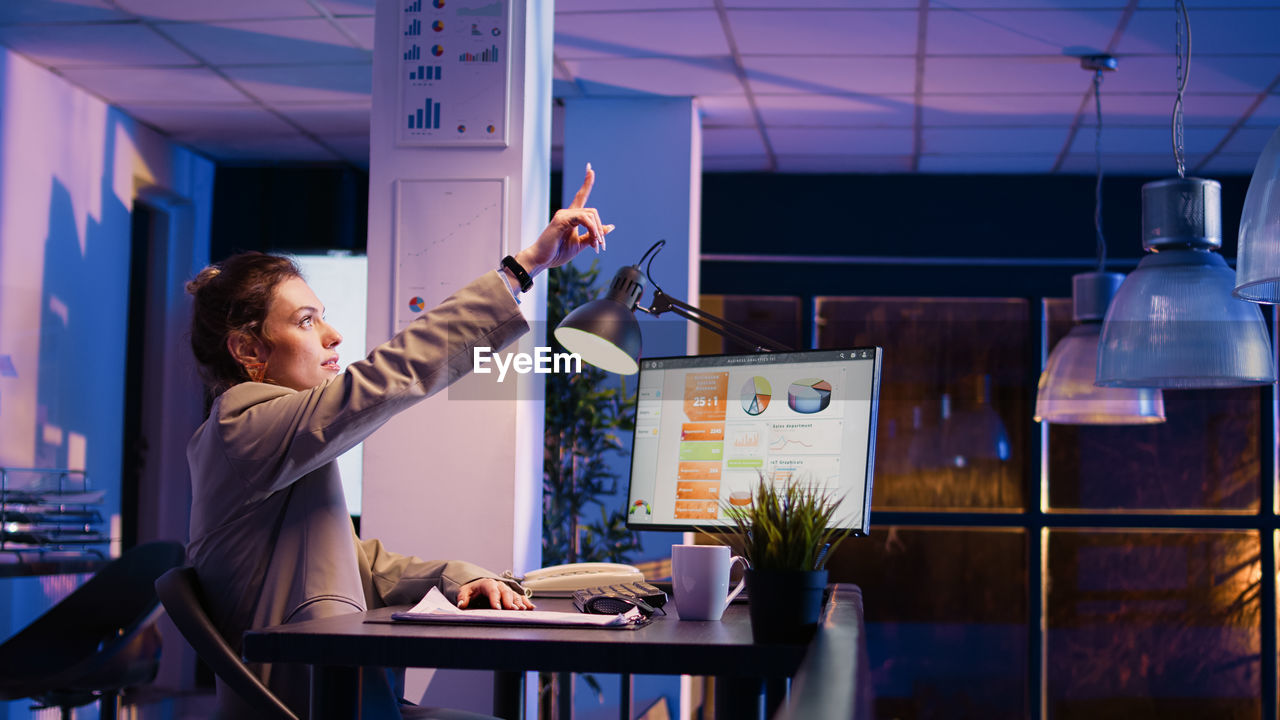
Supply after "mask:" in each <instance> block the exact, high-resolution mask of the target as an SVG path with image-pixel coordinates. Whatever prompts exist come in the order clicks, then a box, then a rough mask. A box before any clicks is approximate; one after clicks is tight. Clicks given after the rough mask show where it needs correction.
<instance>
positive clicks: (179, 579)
mask: <svg viewBox="0 0 1280 720" xmlns="http://www.w3.org/2000/svg"><path fill="white" fill-rule="evenodd" d="M156 592H157V593H158V594H159V595H160V602H161V603H162V604H163V605H164V609H165V611H166V612H168V613H169V618H170V619H171V620H173V624H174V625H177V626H178V630H179V631H181V632H182V636H183V637H185V638H186V639H187V642H188V643H191V647H193V648H195V651H196V654H197V655H199V656H200V659H201V660H203V661H204V662H205V664H206V665H208V666H209V667H210V668H211V669H212V670H213V672H214V673H215V674H216V675H217V676H218V677H219V678H221V679H222V682H224V683H225V684H226V685H227V687H229V688H231V689H232V690H233V691H235V693H236V694H237V695H239V696H240V699H241V700H242V701H244V703H245V704H247V705H249V706H250V707H252V708H254V709H255V710H256V711H257V712H258V713H261V715H262V717H264V718H279V719H280V720H298V716H297V715H294V714H293V712H292V711H291V710H289V708H288V707H287V706H286V705H285V704H284V703H283V702H281V701H280V698H278V697H276V696H275V695H274V694H273V693H272V692H271V690H269V689H268V688H267V686H266V685H263V684H262V681H261V680H259V679H258V677H257V676H256V675H254V674H253V673H251V672H249V668H247V667H245V664H244V663H243V662H242V661H241V660H240V658H239V657H238V656H237V655H236V654H235V652H234V651H232V650H231V646H230V645H228V644H227V641H226V640H225V639H224V638H223V637H222V635H221V634H220V633H219V632H218V629H217V628H216V627H214V625H213V621H212V620H210V619H209V614H208V612H207V611H206V610H205V606H204V599H203V597H204V596H203V594H202V591H201V589H200V579H199V578H198V577H196V571H195V568H191V567H180V568H174V569H172V570H170V571H169V572H167V573H165V574H164V575H161V576H160V579H159V580H156Z"/></svg>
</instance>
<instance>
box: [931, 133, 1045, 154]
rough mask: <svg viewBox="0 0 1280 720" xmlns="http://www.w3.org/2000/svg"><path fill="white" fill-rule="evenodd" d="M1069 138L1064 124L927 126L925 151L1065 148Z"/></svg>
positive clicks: (1023, 150) (994, 152)
mask: <svg viewBox="0 0 1280 720" xmlns="http://www.w3.org/2000/svg"><path fill="white" fill-rule="evenodd" d="M1066 141H1067V130H1066V128H1063V127H1041V128H998V127H982V128H956V127H947V128H925V129H924V131H923V143H924V148H923V152H924V153H927V154H929V155H939V154H946V153H966V154H974V153H993V154H998V153H1039V154H1051V153H1057V152H1060V151H1061V150H1062V145H1063V144H1064V143H1065V142H1066Z"/></svg>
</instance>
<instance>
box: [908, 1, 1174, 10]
mask: <svg viewBox="0 0 1280 720" xmlns="http://www.w3.org/2000/svg"><path fill="white" fill-rule="evenodd" d="M1161 2H1166V3H1167V2H1168V0H1161ZM1128 4H1129V0H930V2H929V7H930V9H933V10H955V9H970V8H976V9H988V8H1000V9H1007V10H1028V9H1031V10H1063V9H1065V8H1079V9H1084V10H1096V9H1098V8H1123V7H1125V6H1126V5H1128Z"/></svg>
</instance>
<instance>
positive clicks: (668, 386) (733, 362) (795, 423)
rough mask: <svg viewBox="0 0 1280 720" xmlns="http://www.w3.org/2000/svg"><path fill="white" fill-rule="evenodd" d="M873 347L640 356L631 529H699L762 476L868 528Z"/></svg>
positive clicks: (719, 518) (861, 529)
mask: <svg viewBox="0 0 1280 720" xmlns="http://www.w3.org/2000/svg"><path fill="white" fill-rule="evenodd" d="M881 352H882V351H881V349H880V348H878V347H860V348H847V349H843V350H841V349H837V350H805V351H798V352H780V353H756V354H751V355H703V356H693V357H663V358H646V359H643V360H641V361H640V373H639V376H638V379H637V382H638V389H637V391H636V392H637V395H636V422H635V434H634V442H633V444H632V450H631V481H630V486H629V490H628V506H627V526H628V527H629V528H631V529H633V530H642V529H649V530H693V529H695V528H702V529H707V528H710V527H714V526H715V525H716V524H723V523H724V522H726V521H727V517H726V515H725V508H726V507H732V506H746V505H749V504H750V503H751V500H752V495H753V490H754V489H755V488H756V486H757V485H758V484H759V482H760V478H761V477H763V478H764V479H765V480H767V481H769V482H773V483H775V484H778V485H779V486H781V485H784V484H786V483H787V482H791V481H795V482H802V483H805V484H809V485H812V486H814V487H816V488H818V489H820V490H822V491H824V492H827V493H830V494H831V495H833V496H839V497H840V498H842V500H841V504H840V508H839V510H838V511H837V512H836V517H835V520H834V525H835V527H840V528H848V529H850V530H853V531H854V532H855V533H859V534H865V533H866V532H867V531H868V529H869V527H870V518H869V516H870V510H871V478H872V473H873V469H874V464H875V437H876V411H877V407H878V404H879V394H880V360H881Z"/></svg>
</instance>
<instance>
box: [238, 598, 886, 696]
mask: <svg viewBox="0 0 1280 720" xmlns="http://www.w3.org/2000/svg"><path fill="white" fill-rule="evenodd" d="M842 588H843V589H842ZM843 593H859V590H858V589H857V588H856V587H854V586H852V585H846V586H837V589H836V590H835V591H834V592H833V593H832V600H831V602H829V607H830V606H831V605H832V604H833V603H834V601H835V599H836V598H837V597H838V596H840V595H841V594H843ZM535 602H537V604H538V609H539V610H562V611H571V610H573V603H572V601H569V600H558V599H542V600H539V599H537V598H535ZM674 605H675V603H674V602H671V603H668V607H667V610H668V613H669V614H668V615H667V616H665V617H663V616H661V615H659V616H658V617H656V618H655V619H654V622H652V623H651V624H649V625H647V626H645V627H642V628H638V629H635V630H611V629H570V628H546V627H511V626H484V625H471V626H465V627H457V626H439V625H426V624H418V623H405V622H395V623H392V622H389V618H390V615H391V613H392V612H395V611H396V610H399V609H400V608H382V609H379V610H371V611H369V612H366V613H360V614H352V615H344V616H340V617H334V618H327V619H324V620H313V621H310V622H304V623H297V624H292V625H282V626H277V627H273V628H266V629H263V630H252V631H250V632H248V633H246V634H245V637H244V647H243V652H244V657H245V659H247V660H249V661H252V662H298V663H307V664H311V665H332V666H357V665H363V666H382V667H434V668H459V669H479V670H498V671H529V670H539V671H552V672H554V671H562V672H597V673H642V674H663V675H665V674H675V675H718V676H722V677H723V676H748V677H756V678H769V677H784V676H790V675H793V674H795V672H796V669H797V668H798V667H799V666H800V662H801V660H802V659H803V657H804V653H805V649H806V646H804V645H767V644H756V643H753V642H752V640H751V624H750V618H749V617H748V607H747V606H746V605H737V604H735V605H732V606H730V607H729V609H728V610H726V611H725V614H724V617H723V618H722V619H721V620H720V621H719V622H697V621H681V620H679V619H678V610H677V609H676V608H675V607H674ZM842 607H843V606H842ZM858 607H859V609H860V608H861V603H858ZM381 621H387V622H381Z"/></svg>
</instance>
